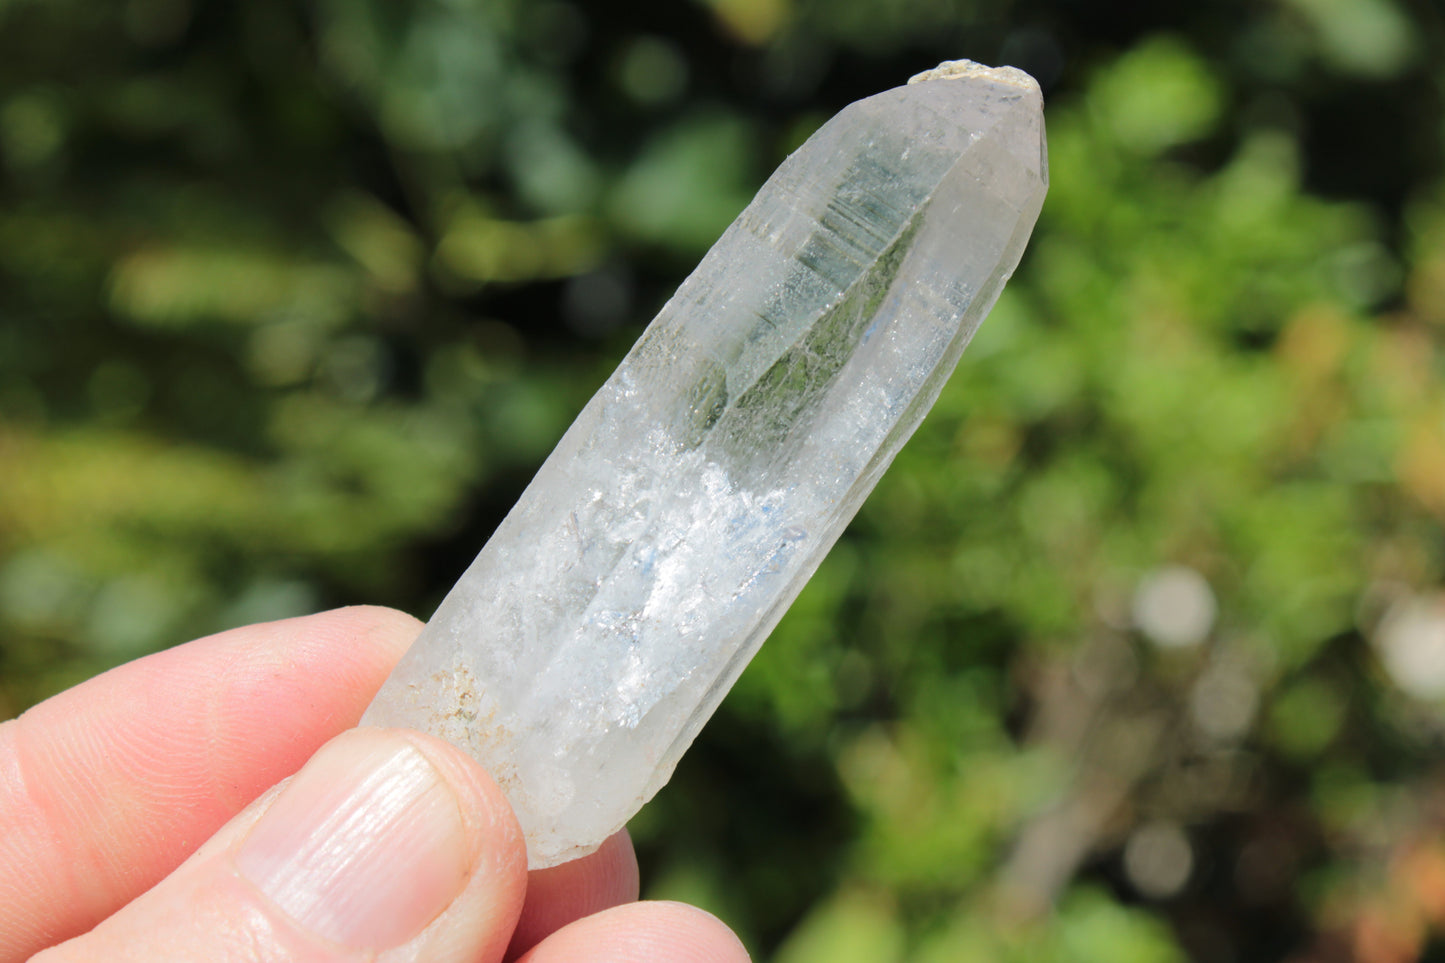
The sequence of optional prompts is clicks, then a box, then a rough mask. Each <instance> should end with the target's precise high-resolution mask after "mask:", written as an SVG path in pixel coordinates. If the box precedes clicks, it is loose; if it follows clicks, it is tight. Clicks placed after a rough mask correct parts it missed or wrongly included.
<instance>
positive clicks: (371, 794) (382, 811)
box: [236, 730, 471, 950]
mask: <svg viewBox="0 0 1445 963" xmlns="http://www.w3.org/2000/svg"><path fill="white" fill-rule="evenodd" d="M470 850H471V845H470V843H469V841H468V838H467V834H466V830H465V827H464V826H463V824H462V818H461V810H460V809H459V807H458V803H457V799H456V796H455V795H454V794H453V792H452V789H451V787H450V786H449V785H448V784H447V782H446V781H445V780H444V779H443V778H442V777H441V776H440V774H438V772H437V771H436V769H435V768H433V766H432V764H431V763H430V762H428V761H427V759H426V757H425V756H423V755H422V754H421V753H420V752H419V751H417V750H416V749H415V748H414V747H413V746H412V745H411V744H410V743H408V742H406V741H405V740H403V739H402V738H401V737H400V736H386V737H384V738H383V737H379V734H376V731H375V730H371V731H370V733H368V736H367V737H364V738H363V737H350V738H343V739H341V740H338V741H336V742H333V743H331V744H330V745H328V746H326V747H325V748H323V749H322V750H321V751H320V752H319V753H318V754H317V755H316V756H315V757H314V758H313V759H312V760H311V761H310V762H309V763H307V764H306V766H305V768H303V769H302V770H301V772H300V773H298V774H297V776H296V778H295V779H293V780H292V782H291V784H290V785H288V786H287V787H286V788H285V789H283V790H282V791H281V795H280V796H279V797H277V799H276V801H275V802H274V803H273V804H272V805H271V808H270V809H269V810H267V812H266V814H265V815H264V816H262V817H261V820H260V822H258V823H257V824H256V826H255V827H254V828H253V829H252V830H251V832H250V834H249V835H248V836H247V837H246V840H245V841H244V842H243V843H242V845H241V849H240V851H239V852H238V853H237V855H236V865H237V868H238V869H239V870H240V872H241V875H242V876H244V877H246V878H247V879H249V880H250V881H251V882H252V883H254V884H255V885H256V886H257V887H258V888H259V889H260V890H261V891H262V892H264V893H265V894H266V895H267V896H269V897H270V898H271V900H272V901H273V902H274V903H275V904H276V905H277V906H279V907H280V908H281V909H282V910H284V911H285V912H286V913H287V914H288V915H290V916H291V917H292V918H293V919H294V920H295V921H296V922H297V923H299V924H300V925H301V926H303V927H305V928H306V929H308V930H310V931H311V932H313V933H315V934H317V935H318V936H322V937H324V938H326V939H329V940H333V941H335V942H337V943H341V944H344V945H346V946H351V947H357V948H362V949H377V950H382V949H387V948H389V947H393V946H399V945H401V944H402V943H405V942H406V941H407V940H409V939H411V938H412V937H413V936H415V935H416V934H417V933H420V932H421V931H422V929H424V928H425V927H426V925H427V924H428V923H430V922H431V921H432V920H433V919H435V918H436V917H437V916H438V915H440V914H441V912H442V911H443V910H444V909H446V908H447V906H448V905H450V904H451V902H452V900H454V899H455V898H456V897H457V895H458V894H459V893H461V891H462V888H463V886H465V884H466V880H467V875H468V871H469V869H470V865H471V852H470Z"/></svg>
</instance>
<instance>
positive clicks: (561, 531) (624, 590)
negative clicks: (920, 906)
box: [362, 61, 1047, 868]
mask: <svg viewBox="0 0 1445 963" xmlns="http://www.w3.org/2000/svg"><path fill="white" fill-rule="evenodd" d="M1046 188H1047V159H1046V151H1045V146H1044V127H1043V112H1042V99H1041V97H1040V94H1039V89H1038V85H1037V84H1035V83H1034V81H1033V79H1032V78H1030V77H1029V76H1028V75H1027V74H1024V73H1022V72H1020V71H1017V70H1013V69H1011V68H1002V69H997V70H994V69H989V68H986V67H981V66H979V65H977V64H971V63H968V62H966V61H965V62H959V63H955V64H945V65H943V66H942V67H940V68H938V69H936V70H934V71H930V72H928V73H927V74H922V75H920V76H918V77H916V78H914V80H913V82H911V83H910V84H909V85H908V86H905V87H900V88H897V89H895V90H889V91H886V92H884V93H881V94H878V95H877V96H874V97H870V98H868V99H866V100H862V101H859V102H858V103H856V104H853V105H851V106H849V107H848V108H846V109H845V110H843V111H842V112H841V113H840V114H838V116H836V117H834V118H833V119H832V120H831V121H829V122H828V123H827V124H825V125H824V126H823V127H822V129H820V130H819V131H818V132H817V133H816V134H814V135H813V136H812V137H811V138H810V139H809V140H808V142H807V143H806V144H804V145H803V146H802V147H801V148H799V149H798V151H796V152H795V153H794V154H793V155H792V156H791V157H789V158H788V159H787V160H786V161H785V162H784V163H783V165H782V166H781V167H779V168H778V170H777V171H776V172H775V173H774V174H773V176H772V177H771V178H769V180H768V182H767V183H766V184H765V185H764V186H763V188H762V190H761V191H759V193H758V195H757V197H756V198H755V199H754V200H753V202H752V203H751V204H749V205H748V207H747V209H746V210H744V211H743V212H742V214H741V215H739V217H738V219H737V220H736V221H735V222H734V223H733V224H732V226H731V227H729V228H728V229H727V231H726V233H724V234H723V236H722V238H721V239H720V240H719V241H718V242H717V244H716V245H715V246H714V247H713V249H712V250H711V251H709V252H708V254H707V256H706V257H704V258H703V260H702V263H701V264H700V265H698V268H697V270H696V271H694V272H693V274H692V275H691V276H690V277H689V278H688V279H687V280H686V281H684V282H683V284H682V286H681V287H680V288H679V289H678V291H677V294H676V295H674V297H673V298H672V300H671V301H669V302H668V303H667V305H666V306H665V307H664V308H663V309H662V312H661V314H659V315H658V317H657V318H656V320H654V321H653V322H652V324H651V326H650V327H649V328H648V329H647V331H646V332H645V333H644V334H643V336H642V338H641V339H640V340H639V341H638V343H637V345H636V346H635V347H634V348H633V349H632V351H631V353H630V354H628V356H627V358H626V359H625V360H624V361H623V362H622V364H621V366H620V367H619V368H618V369H617V371H616V372H615V373H614V374H613V375H612V377H611V378H610V379H609V380H608V381H607V383H606V384H604V385H603V386H602V388H601V390H599V391H598V392H597V395H596V396H595V397H594V398H593V399H592V401H591V402H590V403H589V404H588V405H587V407H586V408H585V409H583V411H582V413H581V414H580V415H579V416H578V418H577V421H576V422H575V423H574V424H573V425H572V427H571V428H570V429H569V430H568V432H567V433H566V435H565V436H564V437H563V438H562V440H561V442H560V443H559V444H558V445H557V448H556V450H555V451H553V453H552V455H551V457H549V458H548V459H547V462H546V463H545V464H544V465H543V466H542V468H541V470H540V471H539V472H538V473H537V476H536V478H535V479H534V480H533V481H532V484H531V486H530V487H528V489H527V491H526V492H525V493H524V494H523V495H522V498H521V500H520V501H519V502H518V503H517V505H516V507H515V508H513V509H512V512H511V513H510V514H509V515H508V516H507V518H506V519H505V520H504V521H503V522H502V524H501V525H500V526H499V527H498V528H497V531H496V532H495V534H494V535H493V536H492V538H491V540H490V541H488V543H487V545H486V547H485V548H484V549H483V550H482V552H481V554H480V555H479V556H478V557H477V559H476V561H475V562H473V563H472V565H471V567H470V568H468V569H467V571H466V573H465V574H464V575H463V576H462V578H461V580H460V581H459V582H458V583H457V584H456V586H455V587H454V588H453V589H452V591H451V593H450V594H449V595H448V596H447V597H446V599H445V601H443V602H442V604H441V606H440V607H439V608H438V609H437V612H436V614H435V615H434V616H433V617H432V619H431V621H430V622H429V623H428V624H427V627H426V629H425V630H424V631H423V633H422V635H421V637H420V638H419V639H418V640H417V642H416V644H415V645H414V646H413V647H412V648H411V650H410V651H409V652H408V653H407V654H406V656H405V657H404V658H403V660H402V662H401V664H400V665H399V666H398V668H397V669H396V671H395V673H393V675H392V677H391V678H390V679H389V680H388V681H387V683H386V685H385V687H384V688H383V689H382V690H381V693H380V694H379V695H378V696H377V698H376V701H375V702H374V703H373V704H372V706H371V708H370V709H369V710H368V711H367V713H366V716H365V718H364V719H363V720H362V722H363V724H369V725H384V726H410V727H414V728H418V729H423V730H425V731H428V732H431V733H434V734H436V735H438V736H441V737H442V738H444V739H447V740H448V741H450V742H452V743H454V744H456V745H458V746H460V747H461V748H463V749H465V750H466V751H467V752H469V753H470V754H471V755H472V756H473V757H475V758H476V759H477V760H478V761H479V762H481V763H482V765H484V766H485V767H486V768H487V769H488V770H489V771H490V772H491V773H492V775H493V776H494V777H495V778H496V779H497V780H498V782H499V783H500V784H501V786H502V788H503V789H504V790H505V791H506V793H507V795H508V798H509V799H510V800H511V802H512V805H513V807H514V808H515V810H516V812H517V816H518V818H519V820H520V821H521V824H522V828H523V830H524V831H525V833H526V836H527V842H528V853H529V858H530V862H531V865H532V866H533V868H538V867H544V866H550V865H554V864H556V863H559V862H563V861H565V860H568V859H572V858H575V857H577V856H581V855H584V854H585V853H587V852H589V851H591V850H592V849H593V848H595V847H596V846H597V845H598V844H599V843H601V842H602V841H603V840H604V839H606V838H607V837H608V836H609V835H611V834H612V833H614V832H616V831H617V830H618V829H619V828H621V827H622V826H623V824H624V823H625V822H626V821H627V820H628V819H629V818H630V817H631V816H632V815H633V814H634V813H636V812H637V810H638V809H639V808H641V806H642V804H643V803H645V802H646V801H647V800H648V799H650V798H651V797H652V795H653V794H654V793H655V792H657V790H658V789H660V788H661V787H662V786H663V785H664V784H665V783H666V782H667V780H668V778H669V777H670V776H671V775H672V771H673V768H674V767H675V766H676V765H677V762H678V759H679V758H680V757H681V756H682V754H683V752H684V751H685V750H686V748H687V747H688V745H689V744H690V743H691V742H692V740H693V738H694V737H695V736H696V735H697V733H698V730H699V729H700V728H701V727H702V725H703V723H704V722H705V721H706V720H707V719H708V717H709V716H710V715H712V712H713V710H714V709H715V708H716V707H717V705H718V703H719V702H720V701H721V700H722V697H723V695H724V694H726V692H727V691H728V689H729V688H730V687H731V686H732V684H733V682H734V681H735V680H736V678H737V676H738V675H739V673H741V671H742V669H743V667H744V666H745V665H746V664H747V662H748V660H749V659H751V658H752V656H753V654H754V653H755V652H756V651H757V649H758V647H759V646H760V645H761V644H762V642H763V640H764V639H765V638H766V637H767V635H768V633H769V632H770V631H772V629H773V626H774V625H776V624H777V622H778V619H779V618H781V616H782V614H783V613H784V612H785V611H786V610H787V608H788V606H789V604H791V602H792V601H793V599H794V597H795V596H796V595H797V594H798V592H799V590H800V589H801V588H802V587H803V584H804V583H805V582H806V581H807V579H808V577H809V576H810V575H811V574H812V573H813V571H814V570H815V569H816V568H817V566H818V564H819V562H821V561H822V559H823V556H824V555H825V554H826V553H827V551H828V549H829V548H830V547H831V546H832V545H833V542H834V541H835V540H836V539H837V537H838V535H839V534H840V533H841V532H842V530H843V528H844V527H845V526H846V525H847V523H848V521H849V520H850V519H851V518H852V517H853V515H854V513H855V512H856V511H857V510H858V507H859V505H860V504H861V503H862V501H863V499H864V497H865V496H866V495H867V494H868V492H869V491H870V490H871V489H872V488H873V486H874V484H875V483H876V482H877V480H878V478H879V476H880V475H881V474H882V473H883V471H884V469H885V468H887V466H888V464H889V463H890V462H891V461H892V459H893V456H894V455H895V454H896V453H897V451H898V449H899V448H900V447H901V446H902V444H903V442H904V441H905V440H906V439H907V438H908V436H909V435H911V434H912V432H913V430H914V429H915V428H916V427H917V426H918V423H919V421H920V420H921V419H922V418H923V415H924V414H925V413H926V412H927V411H928V409H929V407H930V406H931V405H932V404H933V402H934V400H935V398H936V397H937V395H938V392H939V390H940V388H941V387H942V385H943V383H944V381H945V379H947V377H948V375H949V373H950V372H951V371H952V370H953V367H954V365H955V364H956V363H957V361H958V358H959V355H960V354H961V353H962V351H963V349H964V346H965V345H967V343H968V340H969V338H970V337H971V336H972V334H973V331H974V329H975V328H976V327H977V326H978V323H979V322H980V321H981V320H982V319H983V317H984V315H985V314H986V313H987V311H988V309H989V308H990V307H991V306H992V305H993V302H994V300H995V298H997V296H998V293H999V291H1000V289H1001V288H1002V287H1003V285H1004V282H1005V281H1006V280H1007V279H1008V277H1009V275H1010V274H1011V273H1012V271H1013V269H1014V267H1015V266H1016V265H1017V263H1018V260H1019V257H1020V255H1021V254H1022V253H1023V249H1024V245H1025V244H1026V243H1027V240H1028V236H1029V233H1030V232H1031V231H1032V229H1033V224H1034V221H1035V219H1036V218H1037V216H1038V213H1039V208H1040V206H1041V205H1042V203H1043V197H1044V192H1045V190H1046Z"/></svg>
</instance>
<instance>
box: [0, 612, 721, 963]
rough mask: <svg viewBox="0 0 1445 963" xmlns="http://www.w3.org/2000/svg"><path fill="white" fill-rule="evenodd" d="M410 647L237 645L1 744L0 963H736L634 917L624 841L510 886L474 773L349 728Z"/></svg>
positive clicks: (442, 751) (451, 757)
mask: <svg viewBox="0 0 1445 963" xmlns="http://www.w3.org/2000/svg"><path fill="white" fill-rule="evenodd" d="M419 629H420V624H419V623H418V622H416V620H415V619H412V618H411V617H409V616H406V615H403V614H401V613H399V612H394V611H391V610H388V609H378V608H350V609H341V610H338V611H335V612H326V613H322V614H320V615H314V616H308V617H306V618H300V619H290V620H287V621H283V622H272V623H268V624H265V625H254V626H248V627H246V628H241V629H235V630H233V631H230V632H225V633H222V634H220V635H215V636H210V637H208V638H205V639H200V640H197V641H195V642H190V643H187V644H185V645H181V646H177V647H176V648H173V649H170V650H167V651H165V652H161V653H158V654H156V655H153V656H149V657H147V658H144V659H140V660H138V661H136V662H132V663H130V664H128V665H125V666H122V667H120V668H118V669H115V670H113V671H111V672H108V673H105V674H104V675H101V676H98V677H96V678H94V679H91V680H90V681H88V682H85V683H83V684H82V685H79V686H76V687H75V688H74V689H71V690H69V691H67V692H64V693H61V694H60V695H58V696H56V697H54V698H53V699H50V700H48V701H46V702H44V703H41V704H40V705H38V706H36V707H35V708H34V709H32V710H30V711H29V712H27V713H26V714H25V715H23V716H21V717H20V718H19V719H15V720H12V721H9V722H5V723H3V724H0V963H13V961H19V960H25V959H29V958H31V957H32V956H35V958H36V959H38V960H40V961H43V963H62V961H70V960H75V961H81V960H86V961H90V960H108V961H109V960H175V961H186V960H196V961H200V960H205V961H212V963H242V961H247V963H249V961H261V960H266V961H277V963H289V961H297V963H333V961H347V963H352V961H358V963H359V961H377V963H387V961H401V960H406V961H417V963H451V961H457V963H461V961H466V963H500V961H511V960H521V961H524V963H564V961H565V963H634V961H635V963H644V961H645V963H746V961H747V958H748V957H747V953H746V952H745V951H744V949H743V947H742V944H741V943H739V941H738V939H737V937H736V936H734V935H733V933H732V931H731V930H729V929H728V928H727V927H726V926H724V925H723V924H722V923H720V922H719V921H718V920H717V919H716V918H714V917H712V916H710V915H708V914H707V913H705V912H703V911H702V910H699V909H695V908H693V907H690V906H685V905H683V904H679V903H666V902H638V901H637V894H638V876H637V862H636V859H635V857H634V856H633V852H632V844H631V842H630V841H629V840H628V838H627V835H626V833H625V832H623V833H619V834H618V835H616V836H614V837H612V839H610V840H608V841H607V842H606V843H604V844H603V846H602V848H601V849H599V850H598V851H597V852H596V853H594V854H592V855H591V856H588V857H586V858H584V859H581V860H577V861H575V862H572V863H568V864H565V865H562V866H558V867H556V868H553V869H549V870H541V871H538V872H532V873H530V874H529V873H528V872H527V869H526V853H525V849H524V847H523V844H522V837H521V832H520V830H519V829H518V827H517V823H516V820H515V818H514V817H513V815H512V811H511V809H510V808H509V807H508V806H507V803H506V800H505V799H504V798H503V796H502V794H501V792H500V791H499V790H498V789H497V787H496V784H495V783H494V782H492V780H491V778H490V777H488V776H487V774H486V773H485V772H484V771H483V770H482V769H481V768H480V767H479V766H477V765H476V763H474V762H472V761H471V759H469V758H468V757H467V756H466V755H465V754H463V753H461V752H459V751H457V750H456V749H454V748H452V747H451V746H449V745H447V744H446V743H444V742H441V741H440V740H437V739H434V738H431V737H429V736H426V735H423V734H421V733H418V732H412V731H407V730H389V729H356V728H353V727H354V726H355V725H356V722H357V720H358V719H359V718H360V717H361V713H362V710H363V709H364V708H365V707H366V704H367V702H368V701H369V700H370V698H371V696H372V695H373V694H374V693H375V692H376V690H377V688H378V687H379V686H380V685H381V682H382V680H383V679H384V678H385V677H386V675H387V673H388V672H389V671H390V670H391V667H392V666H393V665H394V664H395V662H396V660H397V659H398V658H399V657H400V655H401V653H402V652H403V651H404V650H405V649H406V647H407V646H408V645H409V644H410V643H411V641H412V639H414V638H415V637H416V634H417V632H418V631H419ZM36 954H38V956H36Z"/></svg>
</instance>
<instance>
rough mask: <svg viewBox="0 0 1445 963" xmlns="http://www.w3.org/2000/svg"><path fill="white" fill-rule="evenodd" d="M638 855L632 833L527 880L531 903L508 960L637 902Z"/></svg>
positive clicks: (622, 834)
mask: <svg viewBox="0 0 1445 963" xmlns="http://www.w3.org/2000/svg"><path fill="white" fill-rule="evenodd" d="M637 888H638V881H637V855H636V854H635V853H634V852H633V851H632V839H631V838H630V837H629V836H628V835H627V830H625V829H624V830H622V831H621V832H619V833H616V834H615V835H613V836H611V837H609V838H608V840H607V841H606V842H604V843H603V844H602V845H601V846H600V847H598V849H597V851H596V852H595V853H592V854H591V855H589V856H584V857H582V858H581V859H574V860H572V861H571V862H570V863H563V864H562V865H560V866H553V867H552V868H551V869H539V870H534V871H533V872H531V873H529V874H527V901H526V903H525V904H524V905H523V907H522V918H521V920H519V921H518V923H517V929H516V932H514V933H513V934H512V945H511V946H509V947H508V948H507V959H509V960H511V959H515V958H516V957H518V956H521V955H522V954H523V953H525V952H526V951H527V950H529V949H531V948H532V947H533V946H536V945H537V944H538V943H540V942H541V941H542V939H543V938H544V937H546V936H548V935H550V934H551V933H553V932H555V931H557V930H559V929H561V928H562V927H564V926H566V925H567V924H568V923H571V922H573V921H574V920H580V919H581V918H582V917H584V916H591V915H592V914H593V913H597V912H600V911H601V910H605V909H608V908H609V907H612V906H618V905H620V904H622V903H630V902H632V901H634V900H636V899H637Z"/></svg>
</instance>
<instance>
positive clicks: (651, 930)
mask: <svg viewBox="0 0 1445 963" xmlns="http://www.w3.org/2000/svg"><path fill="white" fill-rule="evenodd" d="M579 959H585V960H589V961H591V963H632V961H636V960H648V961H649V963H749V959H750V958H749V956H748V951H747V948H746V947H744V946H743V943H742V941H741V940H740V939H738V936H737V934H736V933H734V932H733V931H732V930H731V929H730V928H729V927H728V926H727V924H725V923H723V922H722V921H721V920H719V919H718V918H717V917H716V916H714V915H712V914H711V913H709V912H707V911H706V910H703V909H699V908H697V907H696V906H689V905H688V904H686V903H673V902H666V901H649V902H642V903H628V904H626V905H623V906H615V907H613V908H611V909H608V910H603V911H602V912H600V913H595V914H593V915H592V916H588V917H586V918H584V919H580V920H578V921H576V922H575V923H572V924H570V925H568V926H565V927H563V928H562V929H560V930H558V931H557V932H555V933H553V934H552V935H551V936H549V937H547V938H546V939H545V940H543V941H542V942H541V943H539V944H537V945H536V946H535V947H533V948H532V950H531V951H529V952H528V953H527V954H526V955H524V956H522V957H521V958H520V959H519V961H518V963H570V961H573V960H579Z"/></svg>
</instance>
